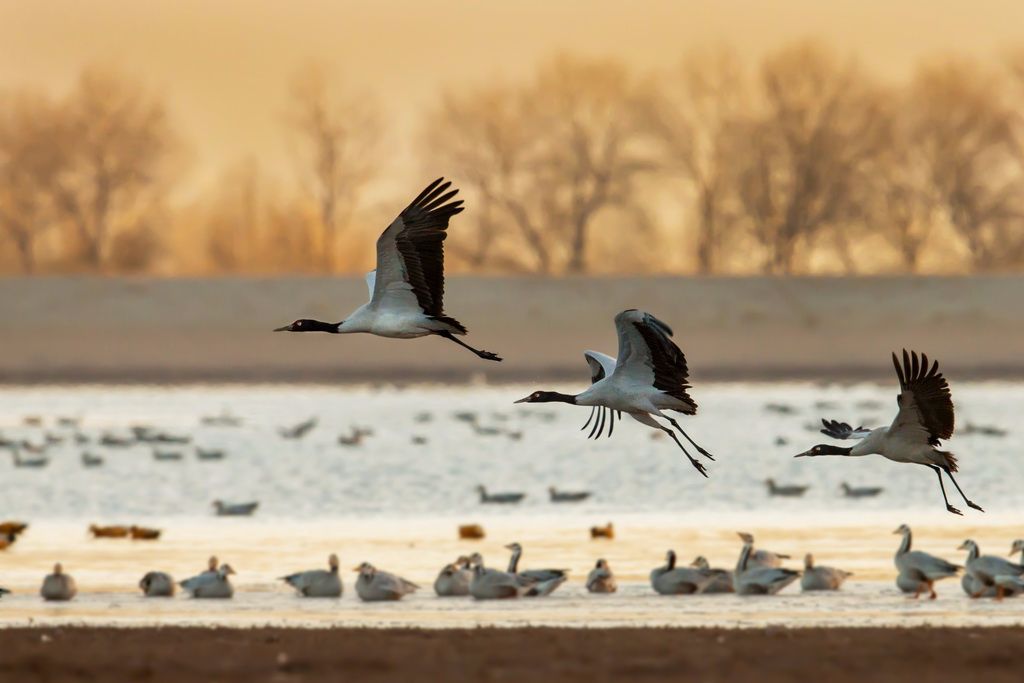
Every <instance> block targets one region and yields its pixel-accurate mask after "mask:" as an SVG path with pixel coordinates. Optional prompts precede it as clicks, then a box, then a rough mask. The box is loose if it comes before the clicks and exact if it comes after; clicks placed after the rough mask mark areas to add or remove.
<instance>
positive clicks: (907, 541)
mask: <svg viewBox="0 0 1024 683" xmlns="http://www.w3.org/2000/svg"><path fill="white" fill-rule="evenodd" d="M894 533H896V534H900V535H902V537H903V538H902V541H901V542H900V545H899V547H898V548H897V550H896V554H895V557H894V563H895V566H896V569H897V577H896V586H897V587H898V588H899V589H900V590H901V591H903V592H904V593H908V594H910V595H911V597H913V598H915V599H916V598H918V597H919V596H921V595H922V594H925V593H927V594H928V595H929V597H930V598H932V599H934V598H935V597H936V592H935V583H936V582H937V581H940V580H941V579H944V578H949V577H952V576H956V575H957V574H958V573H959V572H960V571H961V570H963V571H964V574H963V578H962V581H961V586H962V588H963V590H964V592H965V593H966V594H967V595H968V596H970V597H972V598H982V597H992V598H995V599H997V600H1002V599H1003V598H1004V597H1008V596H1010V597H1012V596H1016V595H1020V594H1021V593H1024V539H1018V540H1016V541H1014V542H1013V545H1012V546H1011V549H1010V555H1011V556H1013V555H1015V554H1021V563H1015V562H1011V561H1010V560H1007V559H1004V558H1001V557H996V556H993V555H982V554H981V551H980V549H979V547H978V544H977V543H975V542H974V541H973V540H970V539H968V540H965V541H964V542H963V543H962V544H961V545H960V548H959V549H960V550H966V551H967V558H966V561H965V562H964V564H963V565H962V566H961V565H957V564H954V563H952V562H948V561H946V560H944V559H942V558H939V557H936V556H935V555H931V554H929V553H926V552H923V551H920V550H912V549H911V530H910V528H909V527H908V526H907V525H906V524H904V525H901V526H900V527H899V528H898V529H897V530H896V531H895V532H894ZM739 536H740V539H741V540H742V541H743V546H742V549H741V550H740V554H739V558H738V559H737V561H736V565H735V567H734V568H733V569H732V570H728V569H720V568H713V567H711V566H710V564H709V563H708V561H707V559H705V558H704V557H703V556H698V557H697V558H695V559H694V560H693V562H691V563H690V565H689V566H679V565H678V564H677V556H676V553H675V551H674V550H669V551H668V552H667V553H666V555H665V564H664V565H661V566H658V567H655V568H654V569H652V570H651V573H650V585H651V588H652V589H653V590H654V592H655V593H658V594H659V595H697V594H715V593H735V594H736V595H775V594H776V593H778V592H780V591H782V590H783V589H784V588H786V586H789V585H790V584H792V583H794V582H795V581H797V579H799V580H800V587H801V589H802V590H803V591H804V592H810V591H837V590H839V589H840V588H841V587H842V585H843V583H844V582H845V581H846V580H847V579H848V578H850V577H851V576H853V574H852V573H851V572H848V571H845V570H843V569H837V568H835V567H828V566H821V565H817V564H815V562H814V557H813V555H811V554H810V553H807V554H806V555H805V556H804V566H803V569H802V570H796V569H789V568H786V567H783V566H782V565H783V563H784V561H785V560H788V559H790V556H789V555H785V554H782V553H776V552H772V551H770V550H766V549H763V548H755V547H754V537H753V535H751V534H749V533H746V532H740V533H739ZM505 547H506V548H507V549H508V550H509V551H510V552H511V557H510V558H509V561H508V566H507V568H506V569H504V570H502V569H494V568H492V567H487V566H486V565H485V564H484V559H483V557H482V556H481V554H480V553H476V552H475V553H473V554H471V555H468V556H466V555H463V556H459V557H458V558H457V559H456V560H455V561H454V562H452V563H450V564H446V565H445V566H444V567H442V568H441V571H440V572H439V573H438V575H437V578H436V579H435V580H434V593H435V594H436V595H437V596H438V597H442V598H447V597H460V596H471V597H473V598H475V599H477V600H504V599H510V598H531V597H546V596H548V595H551V594H552V593H554V592H555V591H556V590H557V589H558V588H559V587H560V586H561V585H562V584H564V583H565V582H566V581H567V580H568V578H569V571H568V570H567V569H520V567H519V563H520V560H521V559H522V556H523V547H522V546H521V545H520V544H519V543H510V544H509V545H507V546H505ZM339 566H340V564H339V561H338V556H337V555H336V554H333V553H332V554H331V555H330V557H328V560H327V569H310V570H307V571H301V572H296V573H294V574H288V575H286V576H282V577H280V580H282V581H284V582H285V583H286V584H287V585H289V586H291V587H292V588H294V589H295V590H296V591H297V593H298V595H300V596H302V597H307V598H340V597H341V596H342V593H343V591H344V586H343V582H342V579H341V575H340V574H339ZM354 571H356V572H358V577H357V579H356V585H355V589H356V594H357V595H358V596H359V599H360V600H363V601H364V602H380V601H395V600H401V599H402V598H403V597H404V596H406V595H409V594H411V593H414V592H416V591H417V590H419V589H420V586H419V585H418V584H416V583H414V582H413V581H410V580H408V579H405V578H402V577H401V576H398V575H397V574H393V573H391V572H386V571H383V570H381V569H378V568H377V567H375V566H374V565H372V564H370V563H369V562H363V563H361V564H360V565H359V566H357V567H356V568H355V569H354ZM234 574H235V571H234V569H232V567H231V565H229V564H226V563H220V562H219V561H218V559H217V557H215V556H214V557H211V558H210V559H209V561H208V563H207V568H206V569H205V570H204V571H202V572H200V573H199V574H197V575H195V576H193V577H190V578H188V579H185V580H184V581H181V582H179V583H176V582H175V581H174V579H173V578H172V577H171V576H170V574H168V573H167V572H163V571H150V572H147V573H146V574H145V575H144V576H143V577H142V579H141V581H140V582H139V588H140V589H141V590H142V594H143V595H144V596H145V597H150V598H158V597H173V596H174V595H175V593H176V590H177V587H179V586H180V587H181V588H182V589H183V590H184V591H185V592H186V593H187V594H188V595H190V596H191V597H193V598H218V599H226V598H231V597H233V596H234V594H235V588H234V586H233V585H232V583H231V578H230V577H231V576H232V575H234ZM585 587H586V590H587V592H589V593H615V592H616V591H617V590H618V583H617V581H616V578H615V574H614V573H613V571H612V568H611V566H610V565H609V563H608V561H607V560H606V559H604V558H601V559H599V560H597V562H596V563H595V565H594V568H593V569H592V570H591V571H590V573H589V574H588V575H587V579H586V584H585ZM9 592H10V591H8V590H6V589H3V588H0V595H3V594H6V593H9ZM77 594H78V587H77V585H76V583H75V580H74V579H73V578H72V577H71V576H70V575H68V574H66V573H65V572H64V569H63V566H62V565H61V564H60V563H58V564H56V565H55V566H54V569H53V573H52V574H48V575H47V576H46V577H45V578H44V579H43V584H42V587H41V588H40V595H41V596H42V597H43V599H45V600H49V601H67V600H71V599H73V598H74V597H75V596H76V595H77Z"/></svg>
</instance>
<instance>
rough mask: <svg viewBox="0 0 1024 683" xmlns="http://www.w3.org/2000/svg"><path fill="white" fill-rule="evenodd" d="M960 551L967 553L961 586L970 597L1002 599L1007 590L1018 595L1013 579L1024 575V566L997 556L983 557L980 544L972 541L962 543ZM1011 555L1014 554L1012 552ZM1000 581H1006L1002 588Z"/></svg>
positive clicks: (1003, 582)
mask: <svg viewBox="0 0 1024 683" xmlns="http://www.w3.org/2000/svg"><path fill="white" fill-rule="evenodd" d="M959 550H966V551H967V561H966V562H964V569H965V572H964V577H963V579H961V582H960V585H961V586H962V587H963V589H964V591H965V592H966V593H967V594H968V595H970V596H971V597H972V598H981V597H997V598H1001V597H1003V595H1004V594H1005V593H1006V592H1007V589H1009V591H1008V592H1010V593H1011V594H1015V593H1016V591H1015V590H1014V586H1015V583H1016V582H1015V581H1013V579H1017V578H1019V577H1020V576H1021V575H1024V565H1019V564H1016V563H1014V562H1010V561H1009V560H1004V559H1003V558H1001V557H996V556H995V555H982V554H981V549H980V548H979V547H978V544H977V543H975V542H974V541H972V540H971V539H967V540H966V541H964V542H963V543H961V544H960V548H959ZM1010 554H1011V555H1012V554H1013V551H1012V550H1011V553H1010ZM1000 579H1004V580H1003V581H1002V584H1003V585H1002V586H1001V585H1000V581H999V580H1000ZM1007 579H1008V580H1007Z"/></svg>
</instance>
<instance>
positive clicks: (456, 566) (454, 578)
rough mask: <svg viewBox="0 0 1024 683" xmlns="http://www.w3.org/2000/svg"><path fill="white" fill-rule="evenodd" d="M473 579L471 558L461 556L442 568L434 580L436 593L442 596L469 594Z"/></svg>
mask: <svg viewBox="0 0 1024 683" xmlns="http://www.w3.org/2000/svg"><path fill="white" fill-rule="evenodd" d="M472 581H473V568H472V567H471V566H470V562H469V558H468V557H463V556H460V557H459V558H458V559H457V560H455V562H452V563H451V564H446V565H445V566H444V567H442V568H441V571H440V572H439V573H438V575H437V578H436V579H435V580H434V593H436V594H437V596H438V597H441V598H451V597H458V596H463V595H469V584H470V583H471V582H472Z"/></svg>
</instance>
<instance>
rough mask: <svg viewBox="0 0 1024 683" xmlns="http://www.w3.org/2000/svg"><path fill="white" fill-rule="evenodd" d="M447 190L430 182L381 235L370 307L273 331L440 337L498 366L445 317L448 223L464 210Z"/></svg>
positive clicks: (368, 281)
mask: <svg viewBox="0 0 1024 683" xmlns="http://www.w3.org/2000/svg"><path fill="white" fill-rule="evenodd" d="M449 187H451V182H445V180H444V178H438V179H437V180H435V181H434V182H432V183H431V184H430V185H428V186H427V188H426V189H425V190H423V192H421V193H420V194H419V196H418V197H416V198H415V199H414V200H412V203H411V204H409V206H407V207H406V208H405V209H404V210H403V211H402V212H401V213H400V214H399V215H398V217H397V218H396V219H395V220H394V222H392V223H391V225H389V226H388V228H387V229H386V230H385V231H384V232H383V233H381V236H380V238H378V240H377V268H376V270H371V271H370V272H369V273H367V274H366V286H367V287H368V288H369V290H370V300H369V301H368V302H367V303H365V304H363V305H362V306H360V307H359V308H358V309H356V310H355V311H354V312H353V313H352V314H351V315H349V316H348V317H347V318H346V319H345V320H342V321H341V322H340V323H327V322H321V321H319V320H308V319H302V320H296V321H295V322H293V323H292V324H290V325H285V326H284V327H279V328H277V329H276V330H275V332H328V333H331V334H350V333H357V332H364V333H367V334H374V335H377V336H379V337H392V338H395V339H414V338H416V337H426V336H429V335H437V336H439V337H442V338H444V339H447V340H449V341H453V342H455V343H456V344H458V345H459V346H461V347H463V348H466V349H468V350H470V351H472V352H473V353H475V354H476V355H477V356H479V357H480V358H483V359H484V360H494V361H500V360H501V358H500V357H499V356H498V355H497V354H495V353H491V352H490V351H481V350H479V349H475V348H473V347H472V346H470V345H469V344H466V343H465V342H463V341H461V340H460V339H458V337H457V336H456V335H459V336H461V335H464V334H466V328H465V326H463V324H462V323H460V322H459V321H458V320H456V319H455V318H452V317H450V316H447V315H445V314H444V240H445V238H446V237H447V236H448V233H447V230H448V221H449V220H451V218H452V216H454V215H456V214H457V213H460V212H461V211H462V209H463V206H462V200H461V199H460V200H457V201H450V200H451V199H452V198H454V197H455V195H456V194H458V190H452V191H450V192H449V191H448V188H449Z"/></svg>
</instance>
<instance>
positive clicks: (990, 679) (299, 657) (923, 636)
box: [0, 628, 1024, 683]
mask: <svg viewBox="0 0 1024 683" xmlns="http://www.w3.org/2000/svg"><path fill="white" fill-rule="evenodd" d="M0 638H2V642H3V657H0V679H2V680H11V681H52V682H55V683H57V682H60V681H72V680H74V681H81V680H111V681H113V680H118V681H128V680H145V681H150V682H152V683H161V682H163V681H167V682H172V681H173V682H175V683H177V682H178V681H186V680H194V681H199V680H205V681H221V682H223V683H230V682H232V681H302V682H312V681H336V680H341V679H342V678H344V679H347V680H361V681H399V680H416V681H446V682H451V681H474V682H479V681H516V680H519V681H524V680H530V681H588V682H590V683H593V682H594V681H610V680H628V681H632V682H636V681H665V680H687V681H747V680H750V681H753V680H756V681H758V683H772V682H773V681H797V680H799V681H815V680H817V681H821V680H827V681H829V682H830V683H843V682H845V681H856V682H857V683H861V682H862V681H866V680H870V681H873V682H878V681H901V682H903V681H908V680H915V681H919V682H921V683H925V682H929V681H955V680H961V681H962V680H984V681H986V683H1001V682H1002V681H1007V682H1009V681H1014V682H1016V681H1019V680H1020V669H1019V663H1018V661H1017V658H1016V656H1015V655H1014V652H1017V651H1019V649H1020V643H1021V642H1022V639H1024V629H1021V628H991V629H973V628H972V629H955V628H923V629H920V628H919V629H910V630H907V629H877V628H871V629H867V628H865V629H846V628H835V629H783V628H770V629H758V630H747V631H724V630H718V629H562V628H555V629H541V628H533V629H475V630H449V631H431V630H412V629H410V630H378V629H321V630H317V629H312V630H305V629H206V628H161V629H109V628H60V629H51V628H45V629H42V628H29V629H17V630H8V631H4V632H2V635H0Z"/></svg>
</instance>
